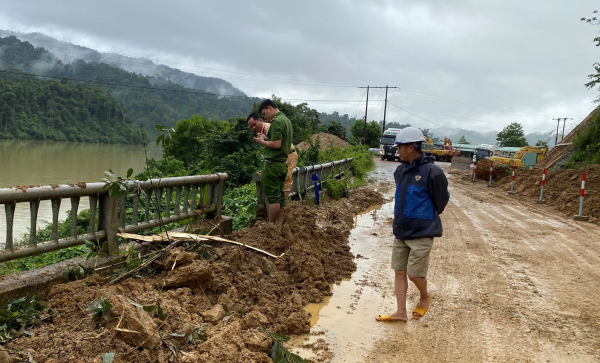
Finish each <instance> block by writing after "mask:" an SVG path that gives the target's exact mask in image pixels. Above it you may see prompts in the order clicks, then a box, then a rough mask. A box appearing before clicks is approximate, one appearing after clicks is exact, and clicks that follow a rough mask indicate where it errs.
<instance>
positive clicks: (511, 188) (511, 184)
mask: <svg viewBox="0 0 600 363" xmlns="http://www.w3.org/2000/svg"><path fill="white" fill-rule="evenodd" d="M508 195H515V167H514V166H513V173H512V180H511V182H510V192H508Z"/></svg>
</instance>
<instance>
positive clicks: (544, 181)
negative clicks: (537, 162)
mask: <svg viewBox="0 0 600 363" xmlns="http://www.w3.org/2000/svg"><path fill="white" fill-rule="evenodd" d="M544 185H546V168H544V175H542V191H541V192H540V200H538V201H537V202H536V203H537V204H546V201H545V200H544Z"/></svg>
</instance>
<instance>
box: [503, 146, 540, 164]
mask: <svg viewBox="0 0 600 363" xmlns="http://www.w3.org/2000/svg"><path fill="white" fill-rule="evenodd" d="M546 151H548V148H546V147H545V146H543V147H542V146H524V147H522V148H521V149H520V150H519V151H517V152H516V153H515V154H514V155H511V156H492V158H491V159H492V162H493V163H494V164H504V165H508V166H515V167H517V168H528V167H530V166H534V165H535V164H536V163H537V162H538V161H539V160H541V159H542V158H543V157H544V156H545V155H546Z"/></svg>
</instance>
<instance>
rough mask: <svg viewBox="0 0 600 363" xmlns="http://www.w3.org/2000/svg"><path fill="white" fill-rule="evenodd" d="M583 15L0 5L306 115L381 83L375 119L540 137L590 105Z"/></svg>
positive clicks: (334, 0)
mask: <svg viewBox="0 0 600 363" xmlns="http://www.w3.org/2000/svg"><path fill="white" fill-rule="evenodd" d="M595 9H598V10H600V4H598V3H597V2H593V1H588V0H578V1H567V0H563V1H554V0H543V1H541V0H539V1H522V0H498V1H496V0H486V1H483V0H455V1H454V0H453V1H448V0H446V1H441V0H418V1H417V0H395V1H380V0H371V1H350V0H327V1H323V0H321V1H313V0H305V1H302V2H293V4H292V2H287V1H280V2H275V1H265V0H255V1H251V2H250V1H239V2H234V1H191V0H188V1H184V0H170V1H158V0H145V1H124V0H120V1H113V0H103V1H88V0H54V1H45V0H44V1H42V0H31V1H15V0H0V28H2V29H10V30H14V31H21V32H32V31H37V32H42V33H45V34H48V35H50V36H53V37H55V38H57V39H59V40H63V41H68V42H73V43H75V44H78V45H83V46H86V47H90V48H94V49H97V50H99V51H105V52H117V53H121V54H126V55H131V56H144V57H148V58H152V59H156V58H158V59H159V62H161V63H163V64H166V65H169V66H173V67H177V68H180V69H182V70H185V71H189V72H194V73H196V74H199V75H207V76H217V77H220V78H223V79H225V80H227V81H229V82H231V83H232V84H233V85H234V86H236V87H237V88H239V89H241V90H242V91H244V92H245V93H246V94H248V95H252V96H259V97H267V96H270V95H271V94H276V95H277V96H280V97H282V98H283V99H285V100H289V101H290V102H292V103H299V102H303V101H305V100H306V101H308V103H309V104H310V105H311V107H313V108H316V109H318V110H320V111H328V112H331V111H334V110H337V111H339V112H340V113H348V114H350V115H351V116H354V115H356V116H358V117H363V116H364V112H365V95H366V90H364V89H359V88H357V87H358V86H367V85H371V86H385V85H389V86H396V87H399V88H398V89H394V90H390V92H389V104H388V117H387V119H388V120H389V121H399V122H402V123H411V124H413V125H416V126H419V127H422V128H437V127H439V126H447V127H461V128H465V129H471V130H477V131H489V130H500V129H501V128H502V127H503V126H504V125H506V124H508V123H510V122H513V121H517V122H520V123H522V124H523V125H524V127H525V130H526V132H548V131H551V130H552V129H553V127H554V128H555V127H556V126H555V125H556V123H555V121H552V119H553V118H557V117H570V118H573V119H574V120H573V121H570V122H568V123H567V126H569V125H573V124H574V123H576V122H578V121H580V120H581V119H582V118H583V117H585V116H586V115H587V114H588V113H589V111H590V110H591V109H592V107H593V106H594V104H593V100H594V99H595V97H596V95H597V94H598V92H597V91H595V90H587V89H586V88H585V87H584V83H585V82H586V81H587V75H588V74H590V73H592V71H593V67H592V64H593V63H594V62H597V61H599V60H598V55H599V54H600V49H598V48H596V47H595V46H594V43H593V41H592V39H593V38H594V37H596V36H598V33H599V32H600V26H593V25H589V24H586V23H583V22H581V21H580V18H581V17H584V16H591V15H592V12H593V11H594V10H595ZM49 48H50V47H49ZM169 62H173V63H169ZM174 63H179V64H187V65H190V66H181V65H176V64H174ZM191 65H193V66H191ZM383 92H384V91H383V90H381V89H375V90H372V91H371V92H370V94H369V116H368V118H369V120H371V119H375V120H380V119H382V115H383V102H382V100H383Z"/></svg>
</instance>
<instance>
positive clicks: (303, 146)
mask: <svg viewBox="0 0 600 363" xmlns="http://www.w3.org/2000/svg"><path fill="white" fill-rule="evenodd" d="M310 139H311V140H312V142H313V144H314V143H315V142H317V139H319V141H320V145H319V150H321V151H323V150H327V149H330V148H332V147H334V146H337V147H340V148H342V149H343V148H345V147H348V146H350V144H349V143H347V142H346V141H344V140H342V139H340V138H339V137H337V136H335V135H332V134H327V133H325V132H321V133H318V134H314V135H312V136H311V138H310ZM296 148H297V149H298V150H301V151H306V150H308V149H309V148H310V143H309V142H308V140H307V141H302V142H301V143H299V144H298V145H296Z"/></svg>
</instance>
